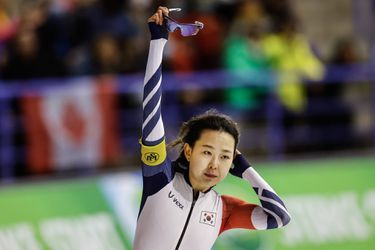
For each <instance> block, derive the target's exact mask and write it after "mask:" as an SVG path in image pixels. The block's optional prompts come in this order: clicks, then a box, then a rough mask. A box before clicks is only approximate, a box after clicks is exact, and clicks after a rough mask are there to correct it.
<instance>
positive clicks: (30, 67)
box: [2, 29, 65, 80]
mask: <svg viewBox="0 0 375 250" xmlns="http://www.w3.org/2000/svg"><path fill="white" fill-rule="evenodd" d="M64 74H65V70H64V66H63V64H62V62H61V61H60V60H59V59H58V58H56V57H55V56H54V55H53V54H52V53H50V51H48V50H44V49H43V48H42V47H41V45H40V41H39V38H38V36H37V34H36V33H35V32H34V31H32V30H27V29H21V30H18V32H17V34H16V36H15V37H14V39H12V41H11V43H10V44H9V49H8V51H7V56H6V60H5V64H4V67H3V75H2V77H3V79H5V80H14V79H23V80H26V79H32V78H40V77H51V76H63V75H64Z"/></svg>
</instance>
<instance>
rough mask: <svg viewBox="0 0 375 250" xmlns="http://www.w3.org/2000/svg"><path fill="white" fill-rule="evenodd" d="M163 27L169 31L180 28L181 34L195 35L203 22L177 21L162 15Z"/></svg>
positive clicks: (201, 27)
mask: <svg viewBox="0 0 375 250" xmlns="http://www.w3.org/2000/svg"><path fill="white" fill-rule="evenodd" d="M164 20H165V27H166V28H167V29H168V31H169V32H174V31H175V30H176V29H180V32H181V35H182V36H195V35H196V34H198V32H199V30H201V29H203V23H201V22H198V21H195V22H194V23H179V22H177V21H176V20H174V19H172V18H170V17H169V16H164Z"/></svg>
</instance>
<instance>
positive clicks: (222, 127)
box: [170, 109, 240, 156]
mask: <svg viewBox="0 0 375 250" xmlns="http://www.w3.org/2000/svg"><path fill="white" fill-rule="evenodd" d="M206 129H209V130H215V131H223V132H227V133H228V134H230V135H232V136H233V138H234V141H235V144H234V149H236V148H237V145H238V141H239V137H240V133H239V129H238V126H237V124H236V123H235V122H234V121H233V119H232V118H230V117H229V116H227V115H224V114H222V113H219V112H218V111H217V110H215V109H210V110H208V111H206V112H205V113H203V114H200V115H198V116H194V117H192V118H191V119H190V120H189V121H187V122H184V123H183V124H182V126H181V128H180V132H179V134H178V137H177V139H176V140H175V141H174V142H172V143H171V145H170V146H171V147H174V146H177V145H181V146H183V144H185V143H187V144H189V145H190V146H191V147H194V144H195V142H196V141H197V140H199V138H200V136H201V134H202V131H203V130H206ZM180 156H183V153H182V152H181V155H180Z"/></svg>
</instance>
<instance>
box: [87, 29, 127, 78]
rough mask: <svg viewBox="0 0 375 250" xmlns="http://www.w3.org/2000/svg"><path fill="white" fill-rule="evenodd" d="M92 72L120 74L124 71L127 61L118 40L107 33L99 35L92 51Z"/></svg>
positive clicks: (95, 73)
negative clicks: (123, 58) (123, 57)
mask: <svg viewBox="0 0 375 250" xmlns="http://www.w3.org/2000/svg"><path fill="white" fill-rule="evenodd" d="M91 54H92V56H93V59H92V60H90V61H91V69H90V71H91V72H90V74H94V75H98V74H119V73H123V72H124V66H125V62H124V60H122V53H121V50H120V47H119V44H118V41H117V40H116V39H115V38H114V37H112V36H110V35H107V34H103V35H100V36H97V37H96V39H95V41H94V44H93V51H92V53H91Z"/></svg>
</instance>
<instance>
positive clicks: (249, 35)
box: [223, 0, 269, 115]
mask: <svg viewBox="0 0 375 250" xmlns="http://www.w3.org/2000/svg"><path fill="white" fill-rule="evenodd" d="M235 17H236V18H235V19H234V21H233V23H232V26H231V29H230V30H231V33H230V36H229V38H228V39H227V40H226V44H225V49H224V56H223V60H224V65H225V67H226V68H227V69H230V70H233V76H234V79H232V80H231V81H232V84H233V86H235V85H239V86H240V87H232V88H230V89H229V90H228V91H226V93H225V94H226V99H227V101H228V103H229V104H230V105H231V106H232V107H234V108H236V109H238V110H241V111H245V112H247V111H250V110H254V109H257V108H259V107H260V106H261V102H262V101H263V100H264V96H265V94H266V92H267V87H266V84H267V83H265V82H261V83H258V82H255V78H254V77H252V76H255V75H257V74H264V73H265V70H267V69H268V68H269V65H268V62H267V58H266V57H265V54H264V52H263V48H262V46H261V40H262V37H263V35H264V33H265V32H266V29H267V28H266V20H265V16H264V15H263V10H262V6H261V4H260V2H259V1H258V0H245V1H242V3H241V4H239V5H238V6H237V14H236V15H235ZM248 115H249V114H248Z"/></svg>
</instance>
